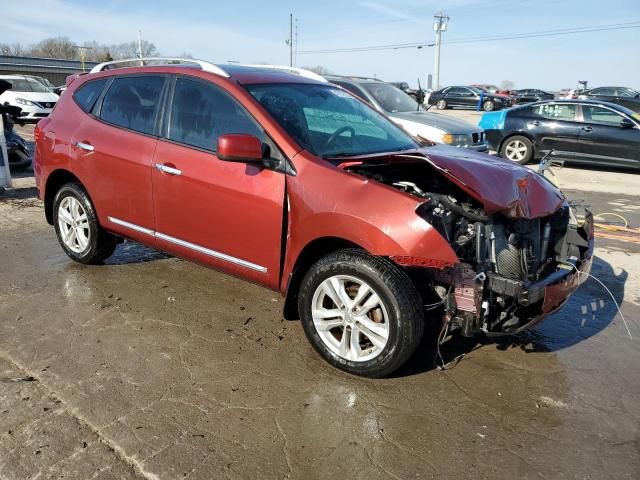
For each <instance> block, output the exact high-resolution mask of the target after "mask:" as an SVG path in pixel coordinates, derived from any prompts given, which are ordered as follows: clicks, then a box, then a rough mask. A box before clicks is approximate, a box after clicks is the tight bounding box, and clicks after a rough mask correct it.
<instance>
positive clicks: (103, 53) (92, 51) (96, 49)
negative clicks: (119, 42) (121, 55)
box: [82, 40, 113, 62]
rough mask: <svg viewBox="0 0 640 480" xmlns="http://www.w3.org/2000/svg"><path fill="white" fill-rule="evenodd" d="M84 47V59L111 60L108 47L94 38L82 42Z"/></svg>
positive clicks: (92, 60)
mask: <svg viewBox="0 0 640 480" xmlns="http://www.w3.org/2000/svg"><path fill="white" fill-rule="evenodd" d="M82 47H83V48H84V59H85V60H87V61H90V62H108V61H110V60H113V58H112V57H111V53H110V52H109V47H108V46H107V45H102V44H100V43H98V42H96V41H95V40H92V41H90V42H84V43H83V44H82Z"/></svg>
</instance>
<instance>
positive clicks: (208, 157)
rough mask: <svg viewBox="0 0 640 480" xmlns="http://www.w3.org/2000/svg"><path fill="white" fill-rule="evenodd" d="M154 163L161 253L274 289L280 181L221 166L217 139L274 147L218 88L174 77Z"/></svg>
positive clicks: (252, 167)
mask: <svg viewBox="0 0 640 480" xmlns="http://www.w3.org/2000/svg"><path fill="white" fill-rule="evenodd" d="M168 103H169V108H168V112H167V116H166V120H165V125H164V126H163V138H162V139H161V140H160V141H159V142H158V147H157V149H156V153H155V157H154V160H153V163H154V167H156V168H154V169H153V194H154V213H155V219H156V230H157V231H156V241H157V244H158V246H159V247H161V248H162V249H164V250H166V251H170V252H173V253H175V254H177V255H179V256H182V257H185V258H190V259H192V260H196V261H198V262H201V263H204V264H207V265H210V266H212V267H214V268H218V269H221V270H225V271H227V272H229V273H232V274H235V275H238V276H241V277H244V278H248V279H250V280H252V281H255V282H258V283H261V284H263V285H267V286H269V287H273V288H276V287H277V286H278V282H279V275H280V256H281V247H282V243H281V241H282V230H283V218H284V195H285V194H284V186H285V175H284V173H280V172H278V171H274V170H270V169H267V168H264V167H263V166H262V165H259V164H255V163H254V164H249V163H237V162H228V161H223V160H220V159H219V158H218V157H217V156H216V148H217V142H218V137H219V136H220V135H223V134H228V133H242V134H249V135H253V136H256V137H258V138H259V139H261V140H262V141H263V144H267V145H270V150H271V151H272V152H273V153H272V156H274V155H276V154H278V152H277V147H276V146H275V144H273V143H272V142H271V140H270V139H269V138H268V137H267V135H266V134H265V132H264V131H263V129H262V128H261V127H260V125H259V124H258V123H257V122H256V120H255V119H254V118H253V117H252V116H251V115H250V114H249V113H248V112H247V110H246V109H245V108H244V107H243V106H242V105H241V104H240V103H239V102H238V101H237V100H235V99H234V98H233V97H232V96H231V95H230V94H229V93H227V92H226V91H225V90H224V89H222V88H221V87H219V86H217V85H215V84H214V83H211V82H209V81H205V80H202V79H197V78H194V77H187V76H184V77H182V76H179V77H177V78H175V84H174V86H173V89H172V95H171V96H170V101H169V102H168Z"/></svg>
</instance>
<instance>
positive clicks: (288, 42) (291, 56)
mask: <svg viewBox="0 0 640 480" xmlns="http://www.w3.org/2000/svg"><path fill="white" fill-rule="evenodd" d="M285 43H286V44H287V45H289V66H290V67H293V13H290V14H289V39H288V40H287V41H286V42H285Z"/></svg>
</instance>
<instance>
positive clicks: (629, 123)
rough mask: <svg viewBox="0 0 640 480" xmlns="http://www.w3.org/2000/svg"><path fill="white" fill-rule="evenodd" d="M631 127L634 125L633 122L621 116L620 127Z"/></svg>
mask: <svg viewBox="0 0 640 480" xmlns="http://www.w3.org/2000/svg"><path fill="white" fill-rule="evenodd" d="M633 127H634V124H633V122H632V121H631V120H629V119H628V118H623V119H622V120H621V121H620V128H633Z"/></svg>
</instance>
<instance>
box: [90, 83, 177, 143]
mask: <svg viewBox="0 0 640 480" xmlns="http://www.w3.org/2000/svg"><path fill="white" fill-rule="evenodd" d="M164 81H165V77H163V76H154V75H144V76H139V77H120V78H116V79H115V80H114V81H113V83H112V84H111V86H110V87H109V90H108V91H107V94H106V95H105V97H104V100H103V102H102V109H101V111H100V118H101V119H102V120H104V121H105V122H109V123H112V124H114V125H117V126H119V127H124V128H128V129H131V130H135V131H137V132H141V133H147V134H152V133H153V131H154V126H155V120H156V113H157V110H158V104H159V99H160V93H161V92H162V87H163V86H164Z"/></svg>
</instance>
